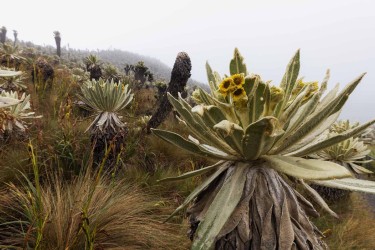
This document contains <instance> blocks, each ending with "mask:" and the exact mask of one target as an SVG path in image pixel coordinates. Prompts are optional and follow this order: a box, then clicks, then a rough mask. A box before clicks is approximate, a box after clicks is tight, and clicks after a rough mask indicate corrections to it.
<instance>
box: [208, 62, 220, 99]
mask: <svg viewBox="0 0 375 250" xmlns="http://www.w3.org/2000/svg"><path fill="white" fill-rule="evenodd" d="M206 72H207V79H208V84H209V85H210V89H211V94H212V95H213V94H214V93H213V92H214V91H216V90H217V88H218V87H217V84H218V83H217V82H216V78H215V74H214V72H213V71H212V69H211V66H210V65H209V64H208V62H206Z"/></svg>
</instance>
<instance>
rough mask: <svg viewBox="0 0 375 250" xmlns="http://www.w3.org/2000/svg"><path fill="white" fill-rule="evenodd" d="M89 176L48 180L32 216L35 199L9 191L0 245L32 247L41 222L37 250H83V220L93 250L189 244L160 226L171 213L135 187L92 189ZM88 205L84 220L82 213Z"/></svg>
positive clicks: (23, 190)
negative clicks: (67, 180)
mask: <svg viewBox="0 0 375 250" xmlns="http://www.w3.org/2000/svg"><path fill="white" fill-rule="evenodd" d="M94 183H95V179H94V178H93V177H92V175H91V174H85V175H81V176H79V177H77V179H75V180H72V181H71V182H66V181H63V180H62V179H61V177H60V176H59V175H53V176H50V178H49V180H48V181H47V182H46V183H45V185H43V186H42V188H41V200H42V204H43V206H42V209H41V213H42V214H39V215H36V214H35V213H34V212H35V211H34V205H35V204H36V203H37V201H36V200H35V199H36V197H35V196H33V195H31V194H32V192H31V191H30V189H29V187H28V186H27V185H24V186H21V187H19V186H16V185H13V184H10V185H9V189H8V191H7V192H6V193H3V194H6V195H3V197H6V199H5V201H6V202H4V203H2V206H1V211H2V216H1V218H4V217H8V220H7V221H8V222H9V221H13V223H7V224H3V225H2V226H1V229H2V230H1V232H0V235H1V236H0V239H3V240H2V241H3V243H2V244H3V245H9V246H15V247H21V248H22V247H26V246H27V247H35V244H36V238H37V237H36V236H37V234H36V228H35V217H39V218H42V220H43V223H42V224H43V227H42V229H43V230H42V240H41V242H40V249H85V247H86V245H85V244H86V234H85V232H86V231H85V230H83V229H82V223H83V220H86V221H87V224H88V225H89V229H88V231H90V233H91V234H92V235H93V241H94V247H95V249H186V248H187V247H188V244H189V242H188V241H187V240H186V239H184V238H185V237H181V235H183V234H182V232H181V229H182V228H181V227H180V225H176V224H171V223H165V224H163V223H162V221H163V219H165V216H164V215H166V214H167V213H168V212H170V209H169V208H168V207H166V206H165V204H166V203H163V202H162V201H161V200H160V199H158V198H157V197H155V196H152V195H150V194H149V193H146V192H144V191H142V190H141V189H140V188H138V187H137V186H135V185H131V184H126V183H124V182H122V181H118V182H117V181H114V180H112V181H111V180H109V179H108V178H107V177H101V178H100V179H99V181H98V182H97V186H95V188H94V187H93V185H94ZM91 191H93V193H92V199H91V202H90V204H89V207H88V216H87V218H84V217H83V216H82V208H83V207H84V206H85V203H86V202H88V200H87V199H88V197H89V196H90V192H91Z"/></svg>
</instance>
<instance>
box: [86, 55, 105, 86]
mask: <svg viewBox="0 0 375 250" xmlns="http://www.w3.org/2000/svg"><path fill="white" fill-rule="evenodd" d="M84 62H85V65H86V70H87V71H88V72H90V80H96V81H98V80H99V79H100V78H101V77H102V75H103V73H102V68H101V62H100V60H99V58H98V57H97V56H96V55H92V54H90V55H89V56H87V57H86V58H85V59H84Z"/></svg>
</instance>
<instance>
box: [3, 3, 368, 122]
mask: <svg viewBox="0 0 375 250" xmlns="http://www.w3.org/2000/svg"><path fill="white" fill-rule="evenodd" d="M0 26H6V27H7V29H8V38H11V39H13V35H12V33H13V32H12V30H14V29H15V30H17V31H18V34H19V35H18V37H19V39H20V40H24V41H32V42H34V43H36V44H40V45H43V44H45V45H47V44H48V45H53V46H54V38H53V31H55V30H58V31H60V33H61V37H62V46H67V45H68V44H69V46H70V47H71V48H75V49H93V50H95V49H97V48H99V49H113V48H116V49H122V50H127V51H130V52H136V53H139V54H143V55H147V56H151V57H154V58H157V59H159V60H161V61H162V62H164V63H166V64H167V65H169V66H172V65H173V63H174V60H175V57H176V55H177V53H178V52H179V51H185V52H187V53H188V54H189V55H190V57H191V60H192V65H193V70H192V78H194V79H195V80H198V81H201V82H206V75H205V69H204V64H205V62H206V60H208V61H209V63H210V64H211V67H212V68H213V69H215V70H216V71H218V72H219V73H221V74H224V73H228V71H229V70H228V64H229V60H230V58H231V57H232V54H233V50H234V48H235V47H238V48H239V50H240V52H241V53H242V55H243V56H244V57H245V60H246V63H247V66H248V70H249V71H250V72H252V73H257V74H260V75H261V76H262V78H263V79H264V80H273V83H274V84H279V81H280V79H281V78H282V75H283V73H284V70H285V67H286V65H287V63H288V61H289V59H290V58H291V57H292V55H293V53H294V52H295V51H296V50H297V49H298V48H300V49H301V64H302V67H301V74H300V75H301V76H305V80H307V81H309V80H322V79H323V77H324V74H325V71H326V69H328V68H329V69H330V70H331V80H330V82H329V87H330V88H332V87H333V86H334V85H335V84H336V83H337V82H340V83H341V87H343V86H344V84H346V83H348V82H350V81H351V80H352V79H354V78H355V77H356V76H358V75H359V74H361V73H362V72H367V75H366V77H365V78H364V80H363V82H362V83H361V84H360V85H359V87H358V88H357V89H356V91H355V92H354V94H353V95H352V96H351V99H349V101H348V103H347V105H346V108H344V111H343V113H342V116H341V118H350V119H352V120H353V121H360V122H364V121H366V120H369V119H373V118H375V111H374V108H375V1H371V0H367V1H361V0H341V1H340V0H329V1H328V0H326V1H321V0H311V1H310V0H300V1H297V0H286V1H282V0H256V1H254V0H247V1H240V0H231V1H220V0H219V1H214V0H191V1H188V0H186V1H177V0H174V1H172V0H149V1H145V0H143V1H142V0H138V1H134V0H133V1H127V0H126V1H120V0H118V1H115V0H106V1H87V0H76V1H72V0H65V1H52V0H50V1H47V0H43V1H42V0H33V1H30V0H23V1H21V0H18V1H4V2H2V3H1V15H0Z"/></svg>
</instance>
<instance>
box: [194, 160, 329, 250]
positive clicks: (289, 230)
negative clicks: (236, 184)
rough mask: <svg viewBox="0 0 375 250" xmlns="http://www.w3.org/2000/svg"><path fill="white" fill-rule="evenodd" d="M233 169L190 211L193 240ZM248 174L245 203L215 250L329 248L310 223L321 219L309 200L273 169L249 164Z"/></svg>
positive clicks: (243, 200) (197, 201)
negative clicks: (315, 219)
mask: <svg viewBox="0 0 375 250" xmlns="http://www.w3.org/2000/svg"><path fill="white" fill-rule="evenodd" d="M233 167H236V166H235V165H234V166H232V167H230V168H233ZM230 168H229V169H228V170H227V172H226V173H223V174H222V175H221V176H220V177H219V178H217V180H216V181H214V182H213V183H211V184H210V186H209V187H208V188H207V189H206V190H205V191H204V192H203V193H201V194H200V195H199V196H198V197H197V199H196V201H195V203H194V205H193V206H192V207H191V208H190V209H189V210H188V215H189V219H190V223H191V231H190V238H191V239H192V240H193V239H194V237H195V235H194V234H195V231H196V229H197V227H198V226H199V223H200V221H201V220H202V219H203V218H204V216H205V213H206V211H207V209H208V207H209V205H210V204H211V202H212V201H213V199H214V198H215V196H216V194H217V192H218V190H219V189H220V188H221V187H222V185H223V183H225V181H226V179H227V178H228V175H229V174H228V173H229V171H230ZM246 173H247V174H246V182H245V186H244V191H243V194H242V197H241V200H240V202H239V203H238V205H237V206H236V208H235V210H234V211H233V213H232V214H231V216H230V218H229V219H228V220H227V222H226V223H225V224H224V226H223V228H222V229H221V231H220V233H219V235H218V236H217V237H216V243H215V249H222V250H224V249H225V250H230V249H233V250H234V249H236V250H241V249H253V250H258V249H267V250H268V249H280V250H284V249H306V250H310V249H327V246H326V245H325V243H324V242H323V241H322V240H321V237H322V234H321V233H320V232H319V230H318V229H317V228H316V227H315V226H314V225H313V224H312V223H311V222H310V221H309V218H308V215H309V216H315V217H316V216H319V214H318V213H317V211H316V210H315V209H314V208H313V206H312V205H311V203H310V202H309V201H307V200H306V199H305V198H304V197H302V195H300V194H299V193H298V192H297V191H296V190H294V189H293V188H292V187H291V186H290V185H289V184H288V183H287V182H286V181H284V180H283V179H282V178H281V177H280V175H279V174H278V173H277V172H276V171H274V170H273V169H271V168H267V167H251V166H250V165H249V169H248V171H247V172H246Z"/></svg>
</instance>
